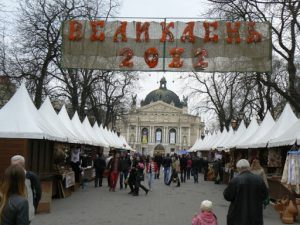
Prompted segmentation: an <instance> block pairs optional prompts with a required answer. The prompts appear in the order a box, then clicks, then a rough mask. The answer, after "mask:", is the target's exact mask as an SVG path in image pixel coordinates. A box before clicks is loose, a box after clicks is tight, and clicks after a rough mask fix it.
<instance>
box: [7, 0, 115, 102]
mask: <svg viewBox="0 0 300 225" xmlns="http://www.w3.org/2000/svg"><path fill="white" fill-rule="evenodd" d="M117 7H118V1H116V0H92V1H80V0H70V1H65V0H27V1H21V2H20V9H19V16H18V18H19V19H18V23H17V24H18V29H17V30H18V32H19V33H18V34H19V35H18V36H17V38H16V40H15V41H14V44H15V46H14V51H13V57H14V60H13V61H14V70H13V71H15V73H14V74H13V75H12V74H11V75H12V76H14V77H17V78H25V79H26V80H27V81H28V82H27V83H28V86H29V88H32V93H33V95H34V102H35V104H36V106H37V107H39V106H40V105H41V103H42V99H43V94H44V93H49V89H48V88H49V87H51V85H50V84H51V78H52V73H54V72H56V66H57V65H56V64H55V60H57V59H58V58H59V57H60V55H61V52H60V51H61V25H62V23H63V22H64V21H65V20H68V19H74V18H95V17H97V16H101V15H102V16H107V15H108V14H110V13H111V12H113V11H115V10H116V9H117ZM100 12H101V13H100Z"/></svg>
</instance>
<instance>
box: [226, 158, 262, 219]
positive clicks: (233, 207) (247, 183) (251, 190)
mask: <svg viewBox="0 0 300 225" xmlns="http://www.w3.org/2000/svg"><path fill="white" fill-rule="evenodd" d="M236 167H237V169H238V171H239V175H237V176H236V177H234V178H233V179H232V180H231V181H230V183H229V185H228V186H227V188H226V189H225V190H224V193H223V195H224V198H225V199H226V200H227V201H230V202H231V203H230V206H229V210H228V214H227V225H263V201H264V200H265V199H266V198H267V196H268V190H267V187H266V185H265V183H264V181H263V179H262V178H261V177H259V176H258V175H255V174H253V173H251V172H250V171H249V169H250V164H249V162H248V161H247V160H246V159H241V160H239V161H238V163H237V164H236Z"/></svg>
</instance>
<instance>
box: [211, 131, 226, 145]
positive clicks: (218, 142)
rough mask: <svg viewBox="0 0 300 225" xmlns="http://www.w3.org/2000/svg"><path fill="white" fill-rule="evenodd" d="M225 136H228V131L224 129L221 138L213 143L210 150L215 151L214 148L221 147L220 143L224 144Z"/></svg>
mask: <svg viewBox="0 0 300 225" xmlns="http://www.w3.org/2000/svg"><path fill="white" fill-rule="evenodd" d="M227 136H228V131H227V130H226V129H224V130H223V132H222V134H221V136H220V137H219V138H218V139H217V140H216V141H215V142H214V143H213V145H212V146H211V148H212V149H216V148H221V147H223V146H221V145H222V142H224V140H226V138H227Z"/></svg>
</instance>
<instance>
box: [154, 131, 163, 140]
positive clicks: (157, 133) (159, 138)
mask: <svg viewBox="0 0 300 225" xmlns="http://www.w3.org/2000/svg"><path fill="white" fill-rule="evenodd" d="M155 142H156V143H162V130H161V129H160V128H157V129H156V131H155Z"/></svg>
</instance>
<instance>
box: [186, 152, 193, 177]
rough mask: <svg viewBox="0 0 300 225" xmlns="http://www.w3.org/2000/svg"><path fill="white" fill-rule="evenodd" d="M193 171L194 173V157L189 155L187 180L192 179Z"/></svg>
mask: <svg viewBox="0 0 300 225" xmlns="http://www.w3.org/2000/svg"><path fill="white" fill-rule="evenodd" d="M191 171H192V157H191V156H190V155H188V157H187V164H186V179H187V180H189V179H191Z"/></svg>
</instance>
